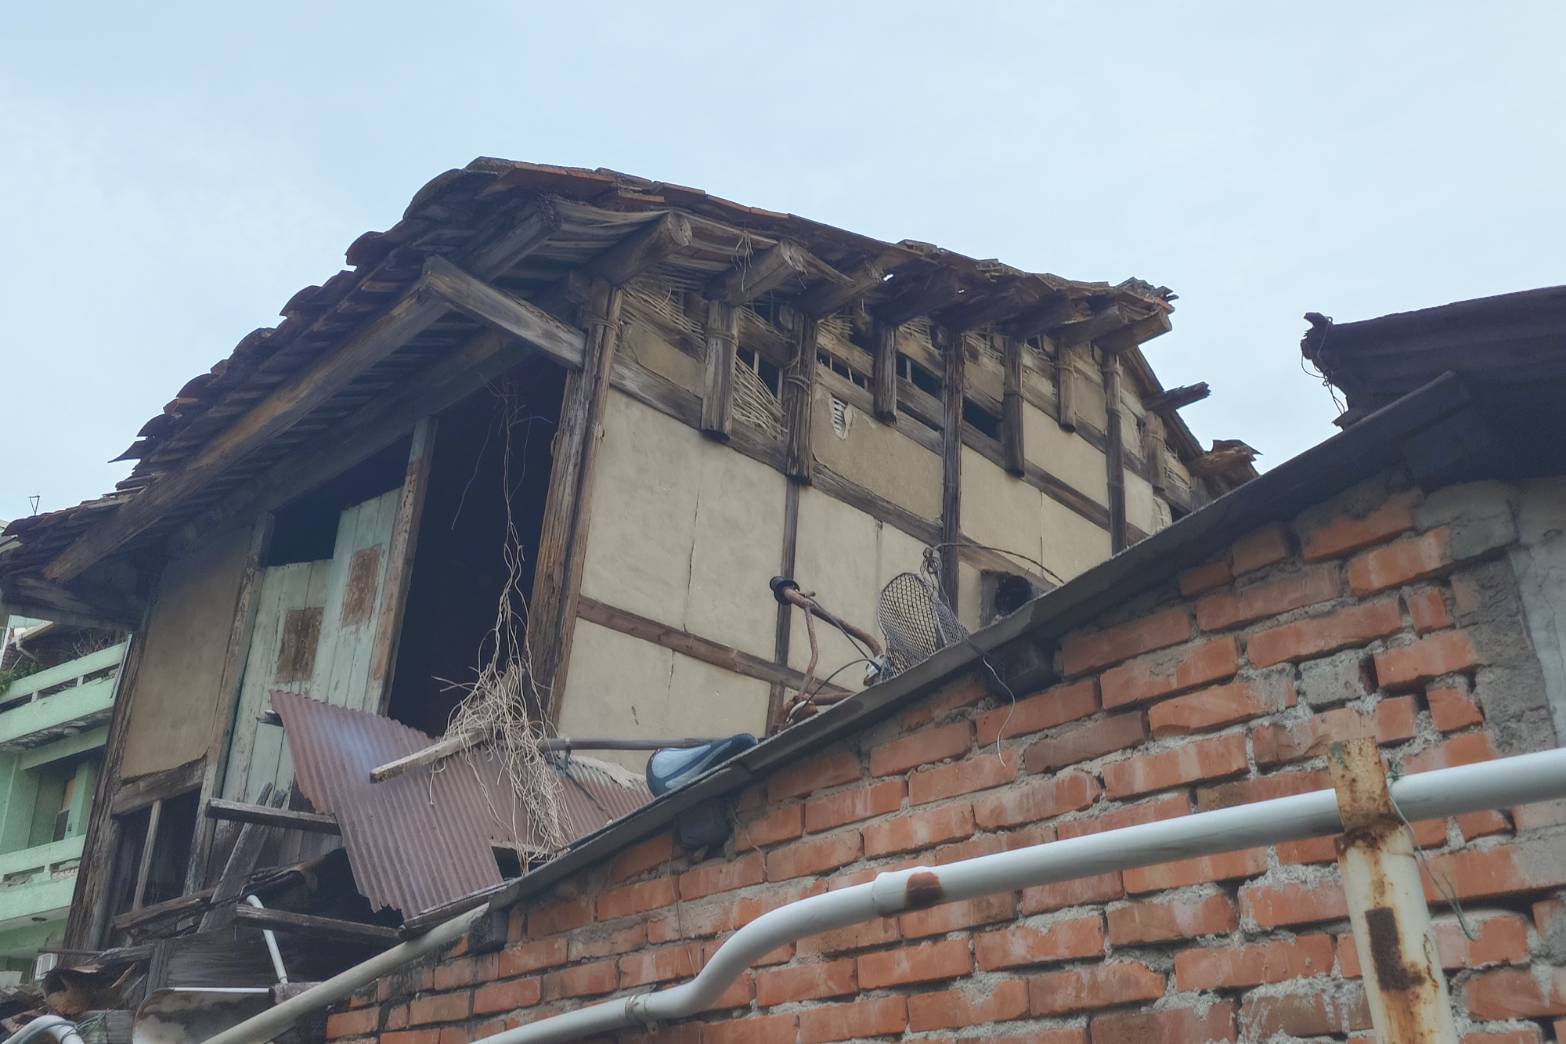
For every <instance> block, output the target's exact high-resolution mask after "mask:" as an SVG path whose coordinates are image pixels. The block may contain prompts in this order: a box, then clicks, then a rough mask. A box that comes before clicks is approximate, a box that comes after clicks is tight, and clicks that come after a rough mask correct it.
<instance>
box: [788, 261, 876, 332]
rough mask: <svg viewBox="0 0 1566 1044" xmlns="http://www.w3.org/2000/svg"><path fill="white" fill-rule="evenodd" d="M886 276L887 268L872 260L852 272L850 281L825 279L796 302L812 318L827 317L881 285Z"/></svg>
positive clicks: (801, 295) (849, 277)
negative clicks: (841, 281) (840, 281)
mask: <svg viewBox="0 0 1566 1044" xmlns="http://www.w3.org/2000/svg"><path fill="white" fill-rule="evenodd" d="M885 278H886V269H884V268H882V267H881V266H880V265H879V264H877V263H875V262H871V263H870V264H868V265H864V266H863V267H861V268H858V269H856V270H855V271H854V272H852V273H850V274H849V276H848V282H846V283H839V282H834V281H832V280H823V281H822V282H819V283H817V284H816V285H815V286H812V287H811V288H810V289H808V290H806V291H805V292H804V293H802V294H800V295H799V297H798V298H796V299H795V302H794V303H795V304H796V305H797V306H798V307H799V310H800V311H801V312H804V313H805V314H806V315H808V316H810V317H811V318H813V319H825V318H826V317H827V316H829V315H831V314H832V313H833V312H837V311H840V310H841V309H843V308H846V307H847V306H848V305H850V304H852V303H853V302H855V301H857V300H858V299H859V298H861V297H863V296H864V295H865V294H867V293H869V292H870V291H871V290H874V289H875V288H876V287H878V286H880V285H881V282H882V281H883V280H884V279H885Z"/></svg>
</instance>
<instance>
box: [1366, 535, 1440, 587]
mask: <svg viewBox="0 0 1566 1044" xmlns="http://www.w3.org/2000/svg"><path fill="white" fill-rule="evenodd" d="M1450 535H1451V534H1450V533H1449V532H1448V531H1447V529H1446V528H1445V527H1444V526H1443V527H1442V528H1440V529H1432V530H1431V531H1430V532H1428V533H1420V534H1418V535H1417V536H1409V537H1404V538H1403V539H1401V540H1398V541H1395V542H1393V543H1390V544H1387V545H1385V546H1383V547H1377V548H1372V549H1371V550H1369V551H1365V552H1363V553H1361V554H1358V555H1355V556H1354V557H1353V558H1351V559H1350V560H1349V564H1348V582H1349V590H1351V591H1353V592H1354V594H1355V595H1357V596H1359V597H1360V598H1363V597H1365V596H1366V595H1371V594H1375V593H1376V592H1377V591H1385V590H1386V589H1387V588H1389V587H1400V586H1402V585H1403V584H1410V583H1413V582H1414V581H1415V580H1423V579H1424V578H1425V577H1427V576H1434V575H1435V574H1436V573H1439V572H1440V571H1441V570H1442V569H1444V568H1446V566H1447V565H1448V564H1449V559H1448V558H1447V554H1446V548H1447V542H1448V539H1449V537H1450Z"/></svg>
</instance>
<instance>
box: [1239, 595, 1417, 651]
mask: <svg viewBox="0 0 1566 1044" xmlns="http://www.w3.org/2000/svg"><path fill="white" fill-rule="evenodd" d="M1402 629H1403V614H1402V613H1401V612H1400V611H1399V610H1398V606H1397V599H1395V598H1388V599H1384V600H1382V601H1379V602H1366V603H1364V604H1363V605H1351V606H1347V607H1346V608H1343V609H1339V610H1338V611H1336V612H1333V613H1327V614H1325V615H1322V616H1311V617H1307V618H1305V619H1303V620H1296V621H1294V622H1293V623H1286V624H1283V625H1281V626H1279V627H1273V628H1270V629H1268V630H1265V631H1258V632H1256V633H1255V634H1253V635H1251V636H1250V638H1249V639H1247V640H1246V643H1245V655H1246V656H1247V658H1249V659H1250V661H1251V665H1252V666H1254V667H1271V666H1272V665H1273V664H1275V663H1293V662H1296V661H1299V660H1308V659H1311V658H1312V657H1315V656H1321V655H1324V654H1326V653H1330V652H1337V651H1338V650H1339V649H1347V648H1349V647H1350V646H1355V645H1364V644H1366V643H1367V642H1372V641H1374V640H1375V639H1377V638H1385V637H1386V636H1388V635H1391V634H1396V633H1397V632H1399V631H1401V630H1402Z"/></svg>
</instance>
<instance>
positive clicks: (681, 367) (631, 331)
mask: <svg viewBox="0 0 1566 1044" xmlns="http://www.w3.org/2000/svg"><path fill="white" fill-rule="evenodd" d="M620 338H621V339H620V348H619V350H620V351H621V352H624V353H626V354H627V355H629V356H630V357H631V358H632V359H634V360H635V361H636V362H638V363H641V364H642V365H643V366H645V367H646V368H647V369H649V370H651V371H652V372H653V373H656V374H658V376H660V377H663V378H664V379H666V380H669V381H672V382H673V383H675V384H677V385H679V386H680V387H681V388H685V389H687V390H689V391H694V392H700V391H701V388H702V384H703V382H704V381H705V379H706V378H705V375H704V373H703V369H704V368H703V366H702V363H701V360H699V359H697V358H695V357H694V356H692V355H689V354H687V353H686V352H683V351H681V350H680V349H679V348H678V347H676V346H675V345H673V344H670V343H669V341H668V340H667V339H665V338H664V336H663V335H662V334H661V333H660V332H659V331H657V330H655V329H653V328H652V327H651V326H649V325H647V324H646V323H643V322H640V321H638V320H635V319H632V320H631V321H630V322H629V323H627V324H626V327H625V330H624V332H623V333H622V334H621V335H620Z"/></svg>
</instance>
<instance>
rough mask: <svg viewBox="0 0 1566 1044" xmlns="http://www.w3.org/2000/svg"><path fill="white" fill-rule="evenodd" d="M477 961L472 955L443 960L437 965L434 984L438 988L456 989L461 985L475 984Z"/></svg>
mask: <svg viewBox="0 0 1566 1044" xmlns="http://www.w3.org/2000/svg"><path fill="white" fill-rule="evenodd" d="M475 965H476V962H475V961H474V960H473V958H471V957H463V958H459V959H457V960H454V961H442V962H441V963H440V964H437V965H435V968H434V976H433V978H434V984H435V988H436V989H437V990H455V989H457V988H458V987H461V986H471V985H473V969H474V967H475Z"/></svg>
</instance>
